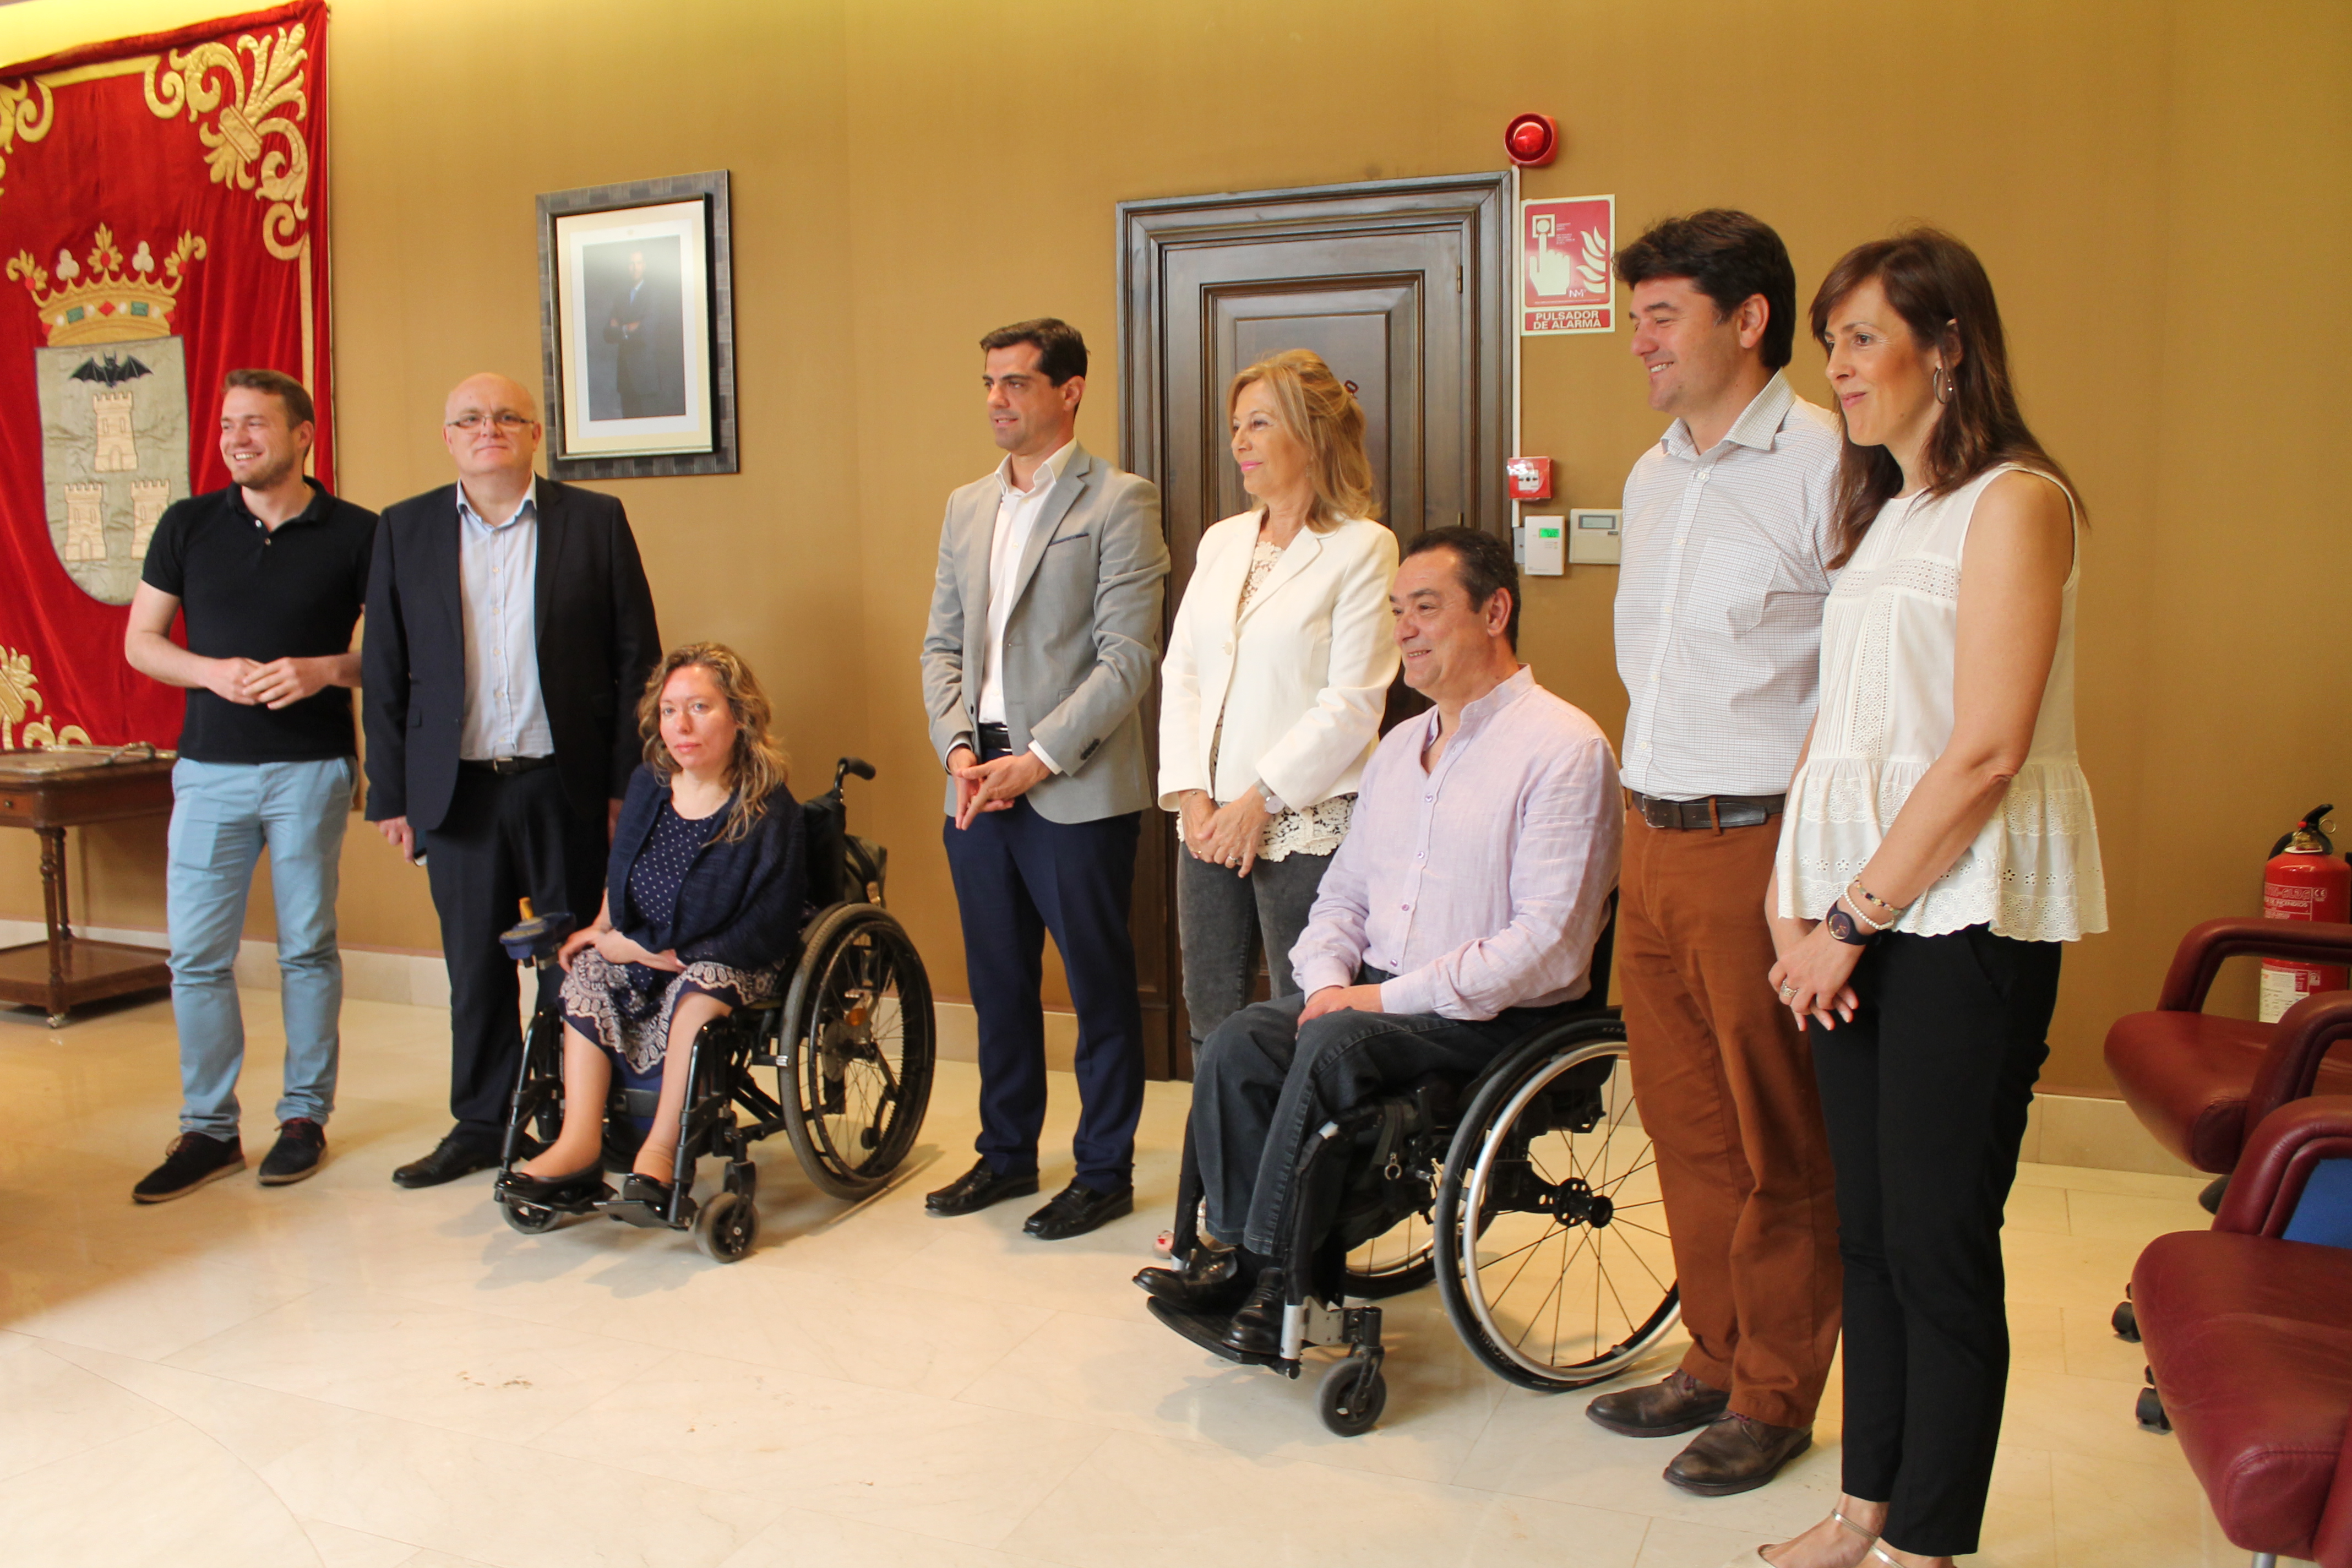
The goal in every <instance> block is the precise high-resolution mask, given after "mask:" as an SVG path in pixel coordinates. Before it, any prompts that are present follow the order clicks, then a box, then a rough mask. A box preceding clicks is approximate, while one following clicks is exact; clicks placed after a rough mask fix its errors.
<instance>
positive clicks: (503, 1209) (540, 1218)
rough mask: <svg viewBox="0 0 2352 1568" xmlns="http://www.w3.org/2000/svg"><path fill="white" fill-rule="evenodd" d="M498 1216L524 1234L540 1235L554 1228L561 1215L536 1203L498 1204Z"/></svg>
mask: <svg viewBox="0 0 2352 1568" xmlns="http://www.w3.org/2000/svg"><path fill="white" fill-rule="evenodd" d="M499 1217H500V1218H502V1219H504V1220H505V1221H506V1222H507V1224H508V1225H509V1226H511V1227H512V1228H514V1229H516V1230H519V1231H520V1232H522V1233H523V1234H524V1235H525V1236H541V1235H544V1234H546V1233H547V1232H548V1231H551V1230H553V1229H554V1228H555V1222H556V1221H557V1220H560V1219H562V1217H563V1216H562V1215H560V1214H558V1213H556V1212H555V1211H554V1210H553V1209H543V1208H541V1207H540V1206H539V1205H537V1204H500V1205H499Z"/></svg>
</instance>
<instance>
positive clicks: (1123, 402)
mask: <svg viewBox="0 0 2352 1568" xmlns="http://www.w3.org/2000/svg"><path fill="white" fill-rule="evenodd" d="M1513 222H1514V214H1513V210H1512V183H1511V174H1510V172H1509V171H1508V170H1502V171H1497V172H1494V173H1489V174H1437V175H1430V176H1425V177H1423V178H1419V179H1409V180H1364V181H1354V182H1350V183H1349V184H1338V185H1301V186H1295V187H1292V188H1290V189H1286V190H1275V191H1244V192H1225V193H1222V194H1219V195H1199V196H1163V197H1159V198H1156V199H1153V200H1150V201H1135V202H1121V203H1119V204H1118V374H1119V384H1118V416H1119V466H1120V467H1121V468H1126V469H1128V470H1129V472H1132V473H1138V474H1141V475H1142V476H1143V477H1144V478H1146V479H1151V480H1153V481H1154V482H1155V483H1156V482H1158V481H1160V480H1161V479H1164V478H1165V477H1166V474H1167V471H1168V470H1167V457H1168V454H1167V451H1166V442H1167V422H1166V420H1165V418H1164V417H1163V414H1164V411H1163V410H1162V409H1161V408H1160V391H1159V389H1160V382H1161V379H1162V377H1161V371H1162V369H1163V368H1164V367H1163V366H1162V365H1161V364H1160V354H1161V352H1162V344H1163V342H1165V341H1166V337H1167V331H1168V318H1167V311H1168V309H1169V307H1170V305H1171V300H1169V299H1168V297H1167V289H1166V288H1165V279H1166V276H1167V257H1168V253H1169V252H1170V251H1171V250H1177V249H1181V248H1182V247H1186V246H1188V245H1201V244H1232V243H1234V241H1237V240H1240V241H1250V240H1264V241H1285V242H1296V241H1300V240H1314V239H1318V238H1323V237H1334V238H1337V237H1342V236H1350V235H1368V234H1381V233H1396V232H1400V231H1403V230H1409V229H1427V228H1454V229H1456V230H1458V231H1459V233H1460V234H1461V237H1462V254H1463V256H1464V258H1465V260H1464V263H1463V267H1462V278H1461V280H1460V290H1461V295H1462V297H1463V298H1464V300H1465V304H1466V305H1467V307H1468V309H1467V310H1466V312H1465V319H1466V322H1467V325H1468V327H1469V330H1467V331H1465V332H1464V334H1463V344H1464V347H1463V352H1464V353H1465V355H1466V356H1467V358H1468V363H1465V364H1464V365H1463V367H1462V384H1464V385H1465V386H1468V387H1471V388H1473V389H1474V401H1475V406H1474V407H1473V408H1472V410H1471V411H1470V414H1471V425H1470V435H1471V440H1470V450H1471V453H1472V464H1471V467H1472V471H1471V474H1470V476H1469V480H1470V500H1469V504H1468V506H1467V509H1466V510H1465V514H1464V518H1463V521H1465V522H1466V523H1468V524H1469V525H1470V526H1472V527H1474V528H1480V529H1484V530H1486V531H1488V532H1490V533H1496V534H1499V535H1501V536H1502V537H1504V538H1508V537H1509V530H1510V501H1509V500H1508V498H1507V496H1506V494H1505V492H1504V480H1503V463H1504V460H1505V459H1506V458H1508V457H1509V456H1510V451H1509V447H1508V443H1509V441H1510V439H1511V430H1512V416H1513V413H1514V407H1513V405H1514V398H1515V394H1516V391H1517V389H1516V388H1515V387H1514V386H1513V385H1512V377H1511V336H1510V329H1511V324H1512V323H1511V271H1512V268H1511V262H1512V226H1513ZM1145 322H1149V323H1150V330H1144V329H1143V328H1142V326H1141V325H1140V323H1145Z"/></svg>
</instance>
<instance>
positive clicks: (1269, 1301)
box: [1225, 1268, 1282, 1355]
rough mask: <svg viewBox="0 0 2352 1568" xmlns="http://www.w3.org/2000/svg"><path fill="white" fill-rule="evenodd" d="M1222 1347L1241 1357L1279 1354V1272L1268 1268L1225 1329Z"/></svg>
mask: <svg viewBox="0 0 2352 1568" xmlns="http://www.w3.org/2000/svg"><path fill="white" fill-rule="evenodd" d="M1225 1343H1226V1344H1227V1345H1229V1346H1231V1347H1232V1348H1233V1349H1234V1350H1237V1351H1240V1352H1242V1353H1243V1354H1244V1355H1280V1354H1281V1353H1282V1270H1281V1269H1279V1268H1268V1269H1266V1270H1265V1271H1264V1272H1263V1273H1261V1274H1259V1275H1258V1277H1257V1283H1256V1284H1255V1285H1253V1286H1252V1287H1250V1293H1249V1299H1248V1300H1245V1301H1244V1302H1243V1303H1242V1304H1241V1306H1240V1308H1239V1309H1238V1310H1235V1311H1234V1321H1232V1322H1230V1323H1228V1324H1226V1325H1225Z"/></svg>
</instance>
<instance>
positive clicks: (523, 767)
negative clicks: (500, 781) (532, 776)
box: [457, 757, 555, 778]
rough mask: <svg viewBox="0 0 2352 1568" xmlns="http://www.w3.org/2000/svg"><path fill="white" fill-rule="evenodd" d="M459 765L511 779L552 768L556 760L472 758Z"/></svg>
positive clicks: (547, 758)
mask: <svg viewBox="0 0 2352 1568" xmlns="http://www.w3.org/2000/svg"><path fill="white" fill-rule="evenodd" d="M457 765H458V766H459V767H461V768H471V769H473V770H474V771H475V772H476V773H496V774H498V775H499V777H500V778H511V777H513V776H514V775H515V774H517V773H537V772H538V771H539V770H540V769H541V768H551V767H553V766H554V765H555V759H554V758H553V757H484V758H482V759H481V760H480V761H478V762H477V761H475V760H473V759H471V758H461V759H460V760H459V761H458V763H457Z"/></svg>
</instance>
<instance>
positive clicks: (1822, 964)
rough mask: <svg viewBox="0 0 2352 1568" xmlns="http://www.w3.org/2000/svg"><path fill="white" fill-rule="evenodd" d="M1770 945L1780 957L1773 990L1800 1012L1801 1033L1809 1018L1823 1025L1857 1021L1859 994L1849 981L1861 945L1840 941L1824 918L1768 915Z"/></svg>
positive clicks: (1781, 1002)
mask: <svg viewBox="0 0 2352 1568" xmlns="http://www.w3.org/2000/svg"><path fill="white" fill-rule="evenodd" d="M1770 920H1771V925H1772V948H1773V951H1774V952H1777V953H1779V954H1780V961H1779V962H1778V963H1774V964H1773V965H1772V974H1771V981H1772V989H1773V991H1774V992H1775V993H1776V994H1778V995H1779V997H1780V1005H1782V1006H1784V1007H1786V1008H1788V1009H1789V1011H1790V1012H1791V1013H1794V1014H1795V1015H1796V1016H1797V1027H1798V1029H1799V1030H1800V1031H1802V1030H1803V1029H1804V1027H1805V1025H1806V1023H1807V1022H1808V1021H1809V1020H1818V1021H1819V1022H1820V1024H1821V1026H1822V1028H1824V1029H1834V1028H1836V1027H1837V1026H1838V1025H1839V1023H1840V1022H1844V1023H1849V1024H1851V1023H1852V1022H1853V1010H1854V1008H1855V1007H1856V1006H1858V1005H1860V1004H1861V998H1860V997H1859V996H1857V995H1856V994H1854V989H1853V984H1851V981H1852V979H1853V966H1854V965H1855V964H1856V963H1860V962H1861V961H1862V952H1863V950H1862V949H1861V948H1859V947H1857V946H1855V945H1854V944H1853V943H1852V942H1840V941H1838V939H1837V938H1835V937H1833V936H1832V935H1831V934H1830V928H1829V926H1828V925H1827V924H1826V923H1824V922H1822V921H1801V920H1790V919H1786V918H1783V917H1781V916H1779V915H1774V916H1771V917H1770Z"/></svg>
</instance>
